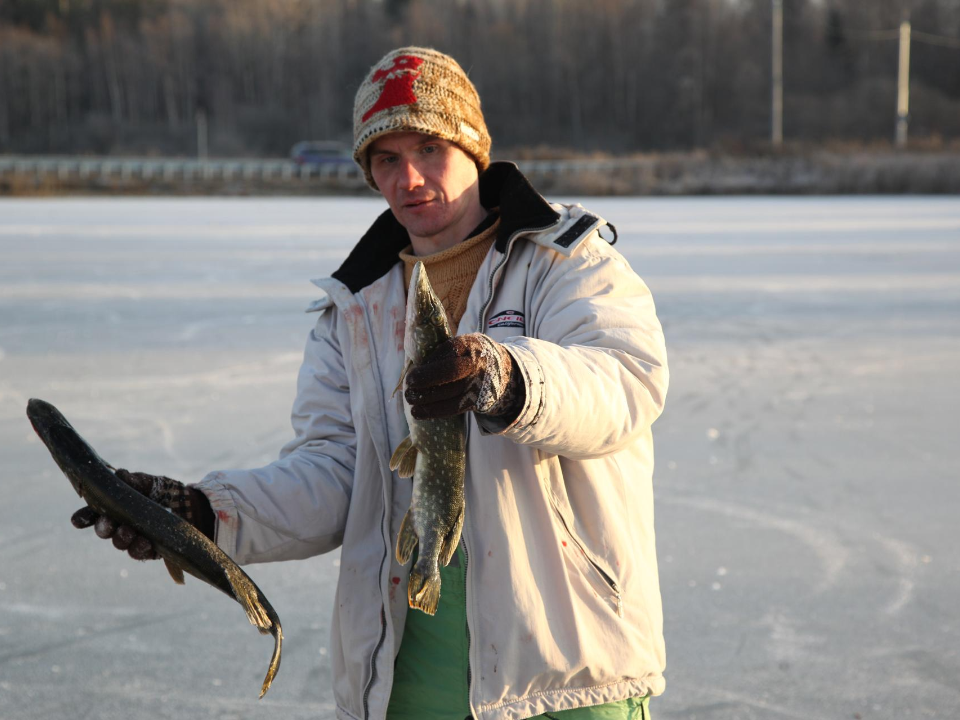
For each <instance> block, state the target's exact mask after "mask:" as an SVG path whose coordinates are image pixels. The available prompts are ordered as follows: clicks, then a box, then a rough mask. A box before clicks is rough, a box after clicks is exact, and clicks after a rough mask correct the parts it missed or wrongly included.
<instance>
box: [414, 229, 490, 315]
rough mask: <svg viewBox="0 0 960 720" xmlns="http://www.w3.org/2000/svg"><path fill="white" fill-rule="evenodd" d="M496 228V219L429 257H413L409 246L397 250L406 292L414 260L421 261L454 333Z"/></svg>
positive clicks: (415, 262) (415, 261)
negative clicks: (459, 241)
mask: <svg viewBox="0 0 960 720" xmlns="http://www.w3.org/2000/svg"><path fill="white" fill-rule="evenodd" d="M499 226H500V219H499V218H497V220H496V222H494V223H493V225H491V226H490V227H488V228H487V229H486V230H484V231H483V232H481V233H480V234H479V235H475V236H474V237H472V238H468V239H466V240H464V241H463V242H461V243H458V244H457V245H454V246H453V247H452V248H447V249H446V250H441V251H440V252H436V253H433V254H432V255H424V256H422V257H421V256H418V255H414V254H413V248H412V246H411V245H408V246H407V247H406V248H404V249H403V250H401V251H400V259H401V260H403V262H404V268H403V286H404V288H406V289H407V290H409V289H410V278H411V277H413V266H414V265H416V264H417V261H420V262H422V263H423V265H424V269H425V270H426V271H427V277H428V278H430V285H432V286H433V290H434V292H435V293H437V297H439V298H440V302H442V303H443V309H444V310H445V311H446V313H447V319H449V320H450V327H451V328H453V331H454V332H456V330H457V326H458V325H459V324H460V318H462V317H463V313H464V311H465V310H466V309H467V296H468V295H469V294H470V288H471V287H472V286H473V281H474V280H475V279H476V277H477V271H478V270H479V269H480V265H481V264H483V259H484V258H485V257H486V256H487V253H488V252H489V251H490V246H491V245H493V243H494V241H495V240H496V239H497V228H499Z"/></svg>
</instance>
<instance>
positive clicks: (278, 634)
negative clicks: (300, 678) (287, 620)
mask: <svg viewBox="0 0 960 720" xmlns="http://www.w3.org/2000/svg"><path fill="white" fill-rule="evenodd" d="M273 626H274V632H273V639H274V643H273V657H272V658H270V665H269V667H267V676H266V677H265V678H264V679H263V687H262V688H260V697H263V696H264V695H266V694H267V690H269V689H270V684H271V683H272V682H273V679H274V678H275V677H276V676H277V670H279V669H280V648H281V647H282V646H283V630H282V629H281V628H280V625H279V624H278V623H274V625H273Z"/></svg>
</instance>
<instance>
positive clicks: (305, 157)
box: [290, 140, 353, 166]
mask: <svg viewBox="0 0 960 720" xmlns="http://www.w3.org/2000/svg"><path fill="white" fill-rule="evenodd" d="M290 159H291V160H293V162H295V163H296V164H297V165H308V166H319V165H352V164H353V153H351V152H350V148H348V147H347V146H346V145H344V144H343V143H338V142H333V141H324V140H304V141H302V142H298V143H297V144H296V145H294V146H293V148H291V150H290Z"/></svg>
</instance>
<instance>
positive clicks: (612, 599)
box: [553, 505, 623, 618]
mask: <svg viewBox="0 0 960 720" xmlns="http://www.w3.org/2000/svg"><path fill="white" fill-rule="evenodd" d="M553 511H554V513H556V515H557V518H558V519H559V520H560V526H561V527H562V528H563V532H564V535H566V537H567V538H568V541H566V542H563V543H562V545H563V550H564V552H565V553H566V554H567V557H568V558H570V559H571V560H572V562H573V564H574V565H575V566H576V567H577V568H579V570H580V573H581V575H583V576H584V578H585V579H586V580H587V582H588V583H589V584H590V586H591V587H593V589H594V590H595V591H596V592H597V594H598V595H599V596H600V597H601V598H603V599H604V600H606V601H607V602H609V603H610V604H611V605H612V606H613V609H614V610H615V611H616V613H617V616H618V617H621V618H622V617H623V595H622V593H621V592H620V586H619V585H618V584H617V581H616V579H615V578H614V577H613V575H612V574H611V573H610V572H609V571H608V570H606V569H605V568H604V567H603V565H602V564H601V563H600V562H599V561H598V560H597V559H596V558H595V557H593V555H592V554H591V553H590V552H589V551H588V550H587V548H586V546H585V545H584V544H583V542H582V541H581V540H580V538H578V537H577V536H576V535H575V534H574V532H573V530H571V528H570V526H569V525H568V524H567V520H566V518H565V517H564V516H563V513H562V512H560V510H559V509H558V508H557V507H556V506H555V505H554V507H553Z"/></svg>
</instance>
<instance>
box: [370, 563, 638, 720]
mask: <svg viewBox="0 0 960 720" xmlns="http://www.w3.org/2000/svg"><path fill="white" fill-rule="evenodd" d="M413 562H416V558H414V560H413ZM464 564H465V561H464V556H463V549H462V548H458V549H457V555H456V557H455V558H454V559H453V562H451V563H450V565H448V566H447V567H445V568H440V583H441V585H440V586H441V588H442V591H441V593H440V604H439V606H438V607H437V614H436V615H434V616H433V617H430V616H429V615H427V614H425V613H422V612H420V611H419V610H410V612H408V613H407V623H406V627H405V628H404V630H403V641H402V642H401V643H400V652H399V653H398V654H397V660H396V663H395V665H394V675H393V689H392V691H391V693H390V706H389V708H388V709H387V720H465V719H467V720H468V719H469V718H470V701H469V699H468V678H467V672H468V667H469V662H470V661H469V656H468V650H469V640H468V635H467V595H466V576H465V573H464ZM649 701H650V698H649V696H648V697H645V698H631V699H629V700H621V701H619V702H613V703H607V704H605V705H595V706H594V707H586V708H577V709H575V710H562V711H559V712H551V713H547V714H544V715H538V716H537V720H541V719H549V720H650V711H649Z"/></svg>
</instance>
